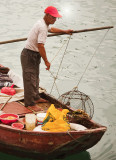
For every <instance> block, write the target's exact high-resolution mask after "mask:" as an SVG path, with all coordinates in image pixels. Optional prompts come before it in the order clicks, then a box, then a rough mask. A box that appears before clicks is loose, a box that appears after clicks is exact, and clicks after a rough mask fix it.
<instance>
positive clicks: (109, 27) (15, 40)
mask: <svg viewBox="0 0 116 160" xmlns="http://www.w3.org/2000/svg"><path fill="white" fill-rule="evenodd" d="M111 28H113V26H106V27H98V28H90V29H82V30H75V31H73V32H72V33H81V32H90V31H97V30H103V29H111ZM64 34H66V33H53V34H48V37H53V36H59V35H64ZM25 40H27V38H20V39H13V40H8V41H2V42H0V44H7V43H13V42H20V41H25Z"/></svg>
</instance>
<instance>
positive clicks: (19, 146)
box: [0, 92, 106, 159]
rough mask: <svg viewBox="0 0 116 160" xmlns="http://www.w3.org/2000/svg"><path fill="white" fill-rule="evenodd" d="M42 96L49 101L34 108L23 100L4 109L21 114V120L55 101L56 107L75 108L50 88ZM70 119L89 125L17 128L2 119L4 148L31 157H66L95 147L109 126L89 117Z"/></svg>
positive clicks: (0, 133) (0, 135)
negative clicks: (53, 129)
mask: <svg viewBox="0 0 116 160" xmlns="http://www.w3.org/2000/svg"><path fill="white" fill-rule="evenodd" d="M41 97H42V98H44V99H46V100H48V101H49V103H41V104H40V103H39V104H38V105H37V106H36V107H34V108H26V107H24V106H23V105H22V103H19V102H9V103H7V104H6V106H5V107H4V109H3V111H4V112H5V113H14V114H18V115H19V117H20V119H19V121H20V122H22V123H24V118H25V114H27V113H33V112H34V113H38V112H40V110H41V109H43V110H44V111H46V110H47V109H48V107H49V106H50V105H51V104H54V105H55V107H56V108H57V107H59V106H60V107H61V106H62V108H68V109H69V110H70V111H73V108H69V107H68V106H66V105H64V104H62V103H61V102H60V101H58V100H57V99H55V98H54V97H52V96H51V95H49V94H47V93H46V92H43V93H41ZM1 106H2V104H1V105H0V107H1ZM69 121H70V122H72V123H73V122H74V123H78V124H81V125H83V126H85V127H87V129H86V130H84V131H75V130H72V131H68V132H45V131H43V132H39V131H38V132H35V131H29V130H26V129H23V130H19V129H14V128H12V127H11V126H10V125H5V124H3V123H2V122H0V150H1V151H3V152H7V153H11V154H16V155H19V156H23V157H31V158H38V157H39V158H42V159H44V158H46V157H47V158H48V157H62V156H67V155H70V154H73V153H78V152H82V151H85V150H87V149H89V148H91V147H93V146H94V145H96V143H98V142H99V140H100V139H101V137H102V136H103V134H104V133H105V131H106V127H105V126H102V125H100V124H97V123H95V122H94V121H92V120H89V119H84V118H83V119H80V120H76V119H75V118H73V117H70V119H69Z"/></svg>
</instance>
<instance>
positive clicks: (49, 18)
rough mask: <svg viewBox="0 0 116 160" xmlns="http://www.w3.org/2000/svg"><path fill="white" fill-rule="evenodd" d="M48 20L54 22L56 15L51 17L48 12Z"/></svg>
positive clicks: (50, 22)
mask: <svg viewBox="0 0 116 160" xmlns="http://www.w3.org/2000/svg"><path fill="white" fill-rule="evenodd" d="M48 21H49V24H54V23H55V21H56V17H53V16H51V15H50V14H48Z"/></svg>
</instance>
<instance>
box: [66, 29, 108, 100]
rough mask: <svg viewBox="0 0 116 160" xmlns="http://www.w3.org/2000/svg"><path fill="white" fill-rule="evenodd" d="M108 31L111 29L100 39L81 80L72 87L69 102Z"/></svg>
mask: <svg viewBox="0 0 116 160" xmlns="http://www.w3.org/2000/svg"><path fill="white" fill-rule="evenodd" d="M108 31H109V29H108V30H107V32H106V33H105V34H104V36H103V38H102V40H101V41H100V43H99V45H98V46H97V48H96V50H95V52H94V54H93V55H92V57H91V59H90V60H89V63H88V64H87V66H86V68H85V71H84V72H83V74H82V76H81V78H80V80H79V82H78V84H77V86H75V87H74V88H73V89H72V93H70V97H69V98H68V102H69V101H70V99H71V98H72V97H73V94H74V92H75V91H76V89H78V85H79V83H80V82H81V80H82V78H83V76H84V74H85V72H86V70H87V68H88V66H89V65H90V63H91V61H92V59H93V57H94V56H95V54H96V52H97V50H98V49H99V47H100V45H101V43H102V42H103V40H104V39H105V37H106V35H107V33H108Z"/></svg>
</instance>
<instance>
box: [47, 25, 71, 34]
mask: <svg viewBox="0 0 116 160" xmlns="http://www.w3.org/2000/svg"><path fill="white" fill-rule="evenodd" d="M49 32H51V33H66V34H72V32H73V30H71V29H68V30H63V29H59V28H54V27H51V28H50V29H49Z"/></svg>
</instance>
